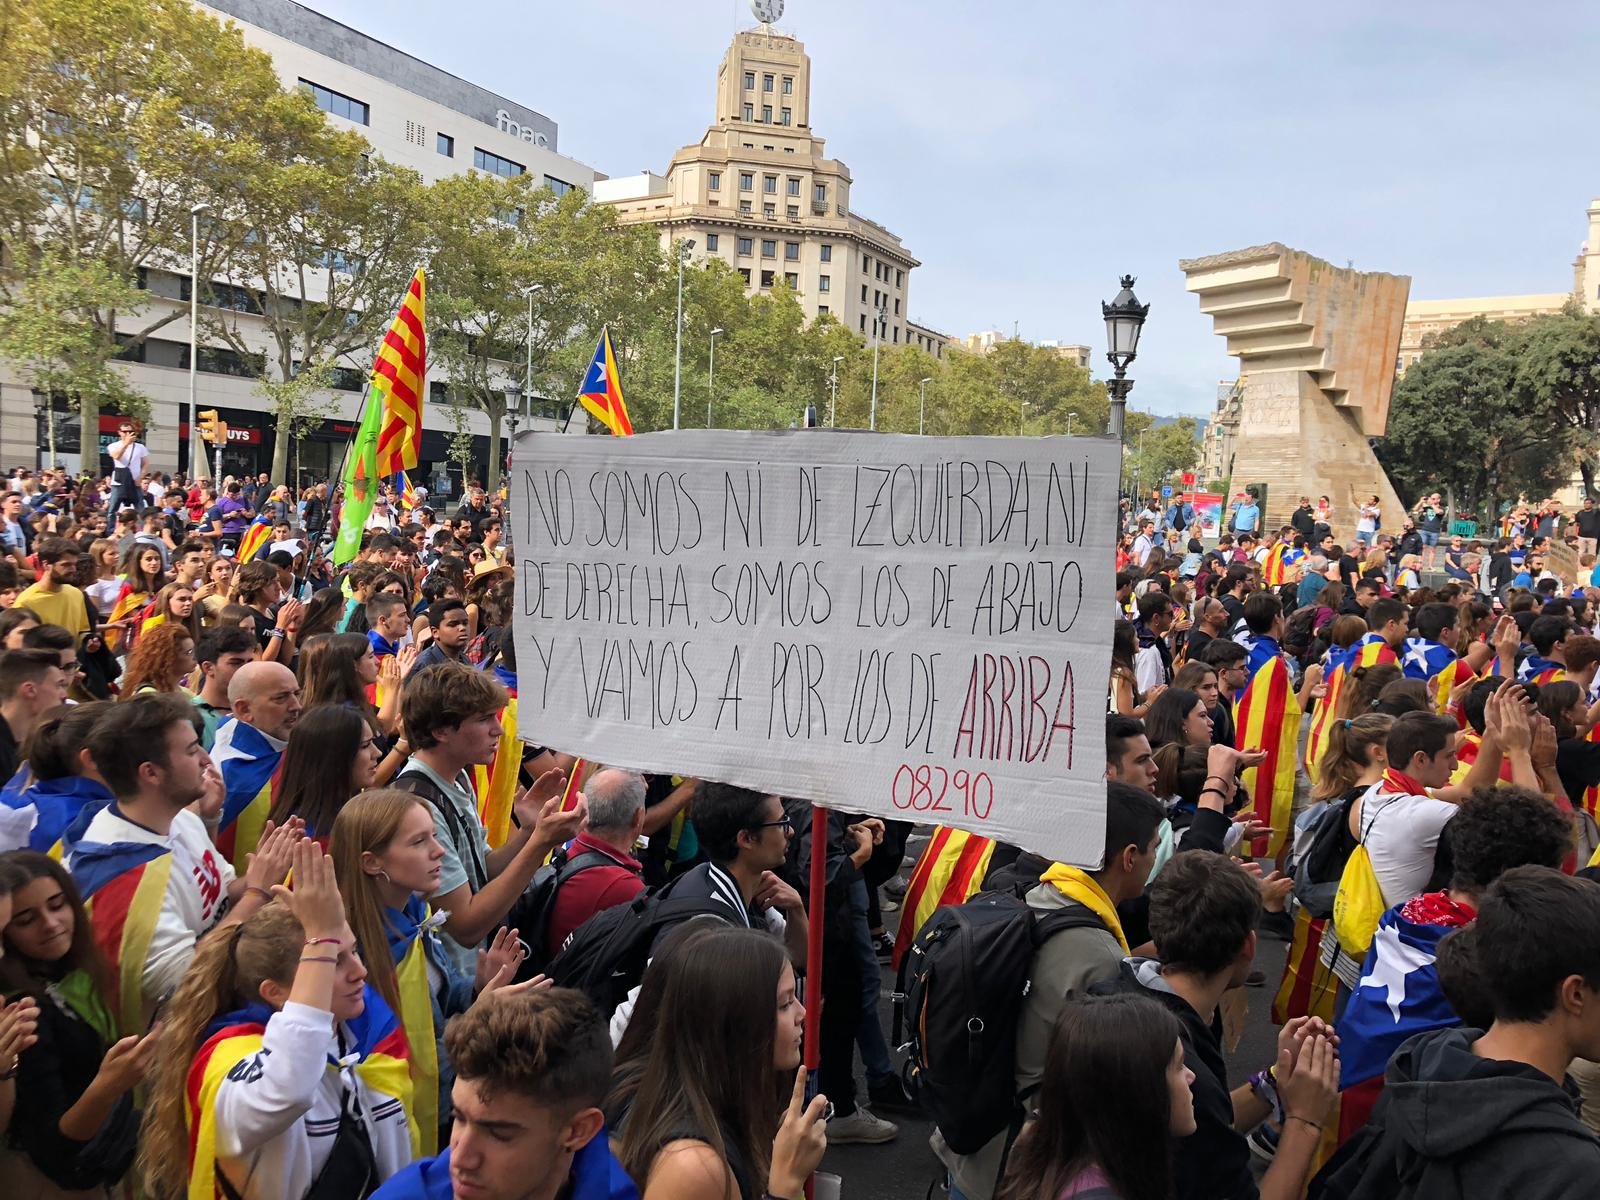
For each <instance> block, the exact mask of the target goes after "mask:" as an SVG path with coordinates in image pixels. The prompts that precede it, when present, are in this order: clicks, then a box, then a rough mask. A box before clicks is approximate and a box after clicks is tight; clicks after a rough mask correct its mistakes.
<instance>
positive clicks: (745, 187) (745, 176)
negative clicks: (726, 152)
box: [739, 171, 756, 192]
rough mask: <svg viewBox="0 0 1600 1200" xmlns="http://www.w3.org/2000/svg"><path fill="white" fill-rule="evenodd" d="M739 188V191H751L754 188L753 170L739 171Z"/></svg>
mask: <svg viewBox="0 0 1600 1200" xmlns="http://www.w3.org/2000/svg"><path fill="white" fill-rule="evenodd" d="M739 190H740V191H741V192H753V191H755V190H756V177H755V172H753V171H740V172H739Z"/></svg>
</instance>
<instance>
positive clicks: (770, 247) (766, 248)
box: [761, 238, 778, 258]
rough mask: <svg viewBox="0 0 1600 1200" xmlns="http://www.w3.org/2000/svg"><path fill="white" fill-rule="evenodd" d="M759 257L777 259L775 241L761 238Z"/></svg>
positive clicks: (776, 244)
mask: <svg viewBox="0 0 1600 1200" xmlns="http://www.w3.org/2000/svg"><path fill="white" fill-rule="evenodd" d="M761 257H762V258H777V257H778V243H777V242H776V241H773V240H770V239H767V238H763V239H762V241H761Z"/></svg>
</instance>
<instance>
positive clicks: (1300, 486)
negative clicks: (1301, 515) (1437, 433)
mask: <svg viewBox="0 0 1600 1200" xmlns="http://www.w3.org/2000/svg"><path fill="white" fill-rule="evenodd" d="M1178 267H1179V269H1180V270H1182V271H1183V273H1184V276H1185V278H1186V286H1187V287H1188V289H1189V291H1191V292H1194V293H1195V294H1196V295H1197V296H1199V298H1200V311H1201V312H1203V313H1205V314H1207V315H1208V316H1210V317H1211V319H1212V324H1213V328H1214V329H1215V331H1216V332H1217V333H1219V334H1221V335H1222V336H1223V337H1224V338H1226V339H1227V342H1228V353H1229V354H1232V355H1235V356H1236V357H1237V358H1238V359H1239V373H1240V384H1241V389H1242V392H1243V395H1242V404H1241V408H1240V415H1239V429H1238V440H1237V443H1236V450H1235V453H1234V459H1233V490H1234V491H1238V490H1239V489H1240V488H1241V487H1243V486H1244V485H1245V484H1247V483H1265V484H1267V485H1268V510H1269V511H1267V512H1265V513H1263V514H1262V515H1263V517H1264V519H1265V521H1264V527H1266V528H1271V529H1276V528H1277V527H1278V526H1280V525H1284V524H1287V523H1288V519H1289V514H1290V513H1291V512H1293V511H1294V508H1295V505H1296V504H1297V503H1298V502H1299V499H1300V497H1301V496H1309V497H1310V498H1311V500H1312V502H1313V503H1315V501H1316V499H1317V497H1318V496H1322V495H1326V496H1328V497H1329V498H1330V499H1331V500H1332V502H1333V516H1334V530H1335V532H1336V534H1337V535H1338V536H1339V537H1340V539H1341V540H1345V539H1348V538H1350V537H1351V536H1352V535H1353V533H1354V529H1355V522H1356V508H1357V506H1358V505H1359V504H1361V503H1363V502H1365V501H1366V499H1367V497H1369V496H1372V495H1376V496H1377V497H1378V500H1379V503H1380V504H1381V505H1382V509H1383V530H1384V531H1385V532H1398V531H1399V529H1400V523H1401V521H1402V520H1403V512H1404V508H1403V506H1402V505H1401V503H1400V498H1399V496H1397V495H1396V494H1395V490H1394V487H1393V485H1392V484H1390V482H1389V478H1388V476H1387V475H1385V474H1384V471H1383V468H1382V467H1381V466H1380V465H1379V464H1378V459H1377V456H1376V455H1374V454H1373V452H1372V447H1371V446H1370V445H1369V444H1368V442H1367V439H1368V438H1372V437H1381V436H1382V434H1383V431H1384V429H1385V427H1386V425H1387V423H1388V418H1389V396H1390V392H1391V391H1392V390H1393V387H1394V377H1395V366H1394V364H1395V355H1396V353H1397V352H1398V351H1399V347H1400V328H1401V326H1402V324H1404V321H1405V310H1406V296H1407V294H1408V293H1409V292H1410V290H1411V280H1410V278H1409V277H1408V276H1405V275H1387V274H1383V273H1381V272H1375V271H1355V270H1350V269H1346V268H1342V267H1335V266H1333V265H1332V264H1331V263H1327V262H1324V261H1323V260H1322V259H1320V258H1314V257H1312V256H1311V255H1309V254H1306V253H1305V252H1303V251H1300V250H1292V249H1290V248H1289V247H1288V246H1285V245H1282V244H1281V243H1278V242H1269V243H1268V244H1266V245H1264V246H1252V247H1250V248H1249V249H1247V250H1233V251H1230V252H1228V253H1226V254H1213V255H1211V256H1209V257H1207V258H1190V259H1183V260H1181V261H1179V263H1178ZM1224 520H1226V516H1224Z"/></svg>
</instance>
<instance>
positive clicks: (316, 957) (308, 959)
mask: <svg viewBox="0 0 1600 1200" xmlns="http://www.w3.org/2000/svg"><path fill="white" fill-rule="evenodd" d="M300 961H301V962H303V963H332V964H337V963H338V961H339V960H338V959H337V958H334V957H333V956H332V955H328V954H302V955H301V956H300Z"/></svg>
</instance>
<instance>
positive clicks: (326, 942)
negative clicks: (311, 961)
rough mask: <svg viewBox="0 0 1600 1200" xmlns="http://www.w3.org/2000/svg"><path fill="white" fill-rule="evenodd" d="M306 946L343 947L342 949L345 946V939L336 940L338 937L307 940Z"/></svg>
mask: <svg viewBox="0 0 1600 1200" xmlns="http://www.w3.org/2000/svg"><path fill="white" fill-rule="evenodd" d="M305 944H306V945H308V946H341V947H342V946H343V945H344V939H343V938H336V937H331V938H307V939H306V942H305Z"/></svg>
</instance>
